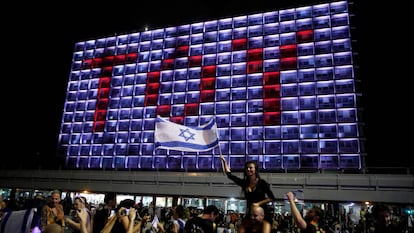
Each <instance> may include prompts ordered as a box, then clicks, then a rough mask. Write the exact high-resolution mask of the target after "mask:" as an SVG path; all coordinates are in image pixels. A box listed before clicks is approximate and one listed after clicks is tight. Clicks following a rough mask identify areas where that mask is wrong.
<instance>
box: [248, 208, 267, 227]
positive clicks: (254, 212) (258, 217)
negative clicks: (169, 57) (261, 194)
mask: <svg viewBox="0 0 414 233" xmlns="http://www.w3.org/2000/svg"><path fill="white" fill-rule="evenodd" d="M264 216H265V215H264V210H263V208H262V207H260V206H254V207H253V208H252V209H251V210H250V218H251V219H252V221H253V222H259V223H260V222H263V219H264Z"/></svg>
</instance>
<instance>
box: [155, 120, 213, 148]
mask: <svg viewBox="0 0 414 233" xmlns="http://www.w3.org/2000/svg"><path fill="white" fill-rule="evenodd" d="M154 139H155V148H160V149H169V150H178V151H192V152H197V151H208V150H211V149H214V148H215V147H216V146H217V145H218V144H219V140H218V136H217V124H216V121H215V119H214V117H213V118H212V119H211V120H210V121H209V122H208V123H206V124H204V125H202V126H199V127H190V126H185V125H180V124H177V123H174V122H170V121H168V120H165V119H163V118H161V117H159V116H158V117H157V119H156V121H155V132H154Z"/></svg>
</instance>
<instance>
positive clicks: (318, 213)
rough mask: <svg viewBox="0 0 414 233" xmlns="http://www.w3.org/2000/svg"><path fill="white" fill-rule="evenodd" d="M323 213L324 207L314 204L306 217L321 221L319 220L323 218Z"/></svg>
mask: <svg viewBox="0 0 414 233" xmlns="http://www.w3.org/2000/svg"><path fill="white" fill-rule="evenodd" d="M322 215H323V211H322V209H321V208H319V207H317V206H314V207H312V208H311V209H310V210H309V211H308V212H307V213H306V216H305V219H306V220H308V221H315V222H319V220H320V219H321V218H322Z"/></svg>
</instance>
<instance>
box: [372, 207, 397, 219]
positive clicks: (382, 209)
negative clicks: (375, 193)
mask: <svg viewBox="0 0 414 233" xmlns="http://www.w3.org/2000/svg"><path fill="white" fill-rule="evenodd" d="M371 211H372V215H373V216H374V218H377V217H378V214H379V213H381V212H388V213H390V214H391V213H392V208H391V207H390V206H388V205H385V204H377V205H374V206H373V207H372V209H371Z"/></svg>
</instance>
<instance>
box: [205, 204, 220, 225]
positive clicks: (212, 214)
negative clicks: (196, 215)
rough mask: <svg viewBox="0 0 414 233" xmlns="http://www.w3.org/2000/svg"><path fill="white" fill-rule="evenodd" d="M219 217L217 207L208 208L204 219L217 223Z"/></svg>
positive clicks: (210, 206)
mask: <svg viewBox="0 0 414 233" xmlns="http://www.w3.org/2000/svg"><path fill="white" fill-rule="evenodd" d="M218 215H219V210H218V208H217V207H216V206H215V205H209V206H206V208H204V210H203V216H204V218H208V219H210V220H211V221H213V222H214V221H215V220H216V218H217V216H218Z"/></svg>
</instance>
